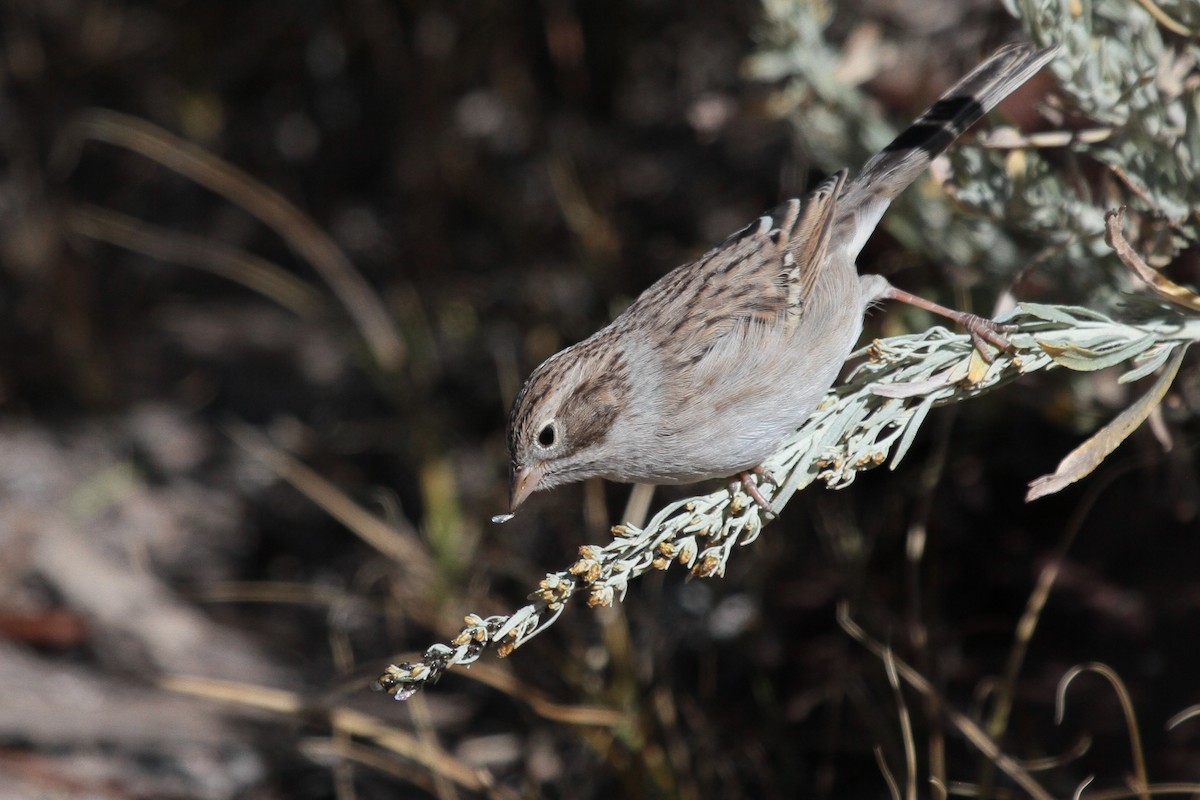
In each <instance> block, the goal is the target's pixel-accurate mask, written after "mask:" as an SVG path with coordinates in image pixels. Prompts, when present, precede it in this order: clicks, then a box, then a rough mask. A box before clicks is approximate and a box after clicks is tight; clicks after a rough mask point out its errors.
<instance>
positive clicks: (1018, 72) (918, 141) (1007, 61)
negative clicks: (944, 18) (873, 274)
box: [838, 44, 1058, 258]
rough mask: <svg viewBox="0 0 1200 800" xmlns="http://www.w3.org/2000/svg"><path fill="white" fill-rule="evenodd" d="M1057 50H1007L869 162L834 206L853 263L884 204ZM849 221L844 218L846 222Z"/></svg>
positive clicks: (1018, 47)
mask: <svg viewBox="0 0 1200 800" xmlns="http://www.w3.org/2000/svg"><path fill="white" fill-rule="evenodd" d="M1057 50H1058V48H1057V47H1049V48H1037V47H1034V46H1032V45H1027V44H1009V45H1005V46H1004V47H1002V48H1000V49H999V50H997V51H996V52H995V53H993V54H992V56H991V57H990V58H988V59H987V60H986V61H984V62H983V63H982V64H980V65H979V66H977V67H976V68H975V69H973V70H971V71H970V72H969V73H968V74H967V75H966V76H965V77H964V78H963V79H962V80H960V81H959V82H958V83H956V84H954V86H952V87H951V88H950V89H949V91H947V92H946V93H945V94H943V95H942V96H941V97H940V98H939V99H938V101H937V102H936V103H934V104H933V106H931V107H930V108H929V110H928V111H926V112H925V113H924V114H922V115H921V117H920V118H919V119H918V120H917V121H916V122H914V123H913V124H912V125H910V126H908V128H907V129H906V130H905V131H904V132H902V133H901V134H900V135H899V136H897V137H896V138H895V139H894V140H893V141H892V143H891V144H889V145H888V146H887V147H885V148H883V150H881V151H880V152H879V153H877V154H876V155H875V156H873V157H872V158H871V160H870V161H868V162H867V163H866V164H865V165H864V166H863V168H862V171H861V172H860V173H859V174H858V176H857V177H856V178H854V180H852V181H851V182H850V183H849V184H848V185H847V186H846V189H845V191H844V192H843V194H842V196H841V198H839V200H838V205H839V206H840V207H841V209H842V215H843V217H842V219H843V220H844V222H845V223H846V225H848V227H843V225H841V224H839V225H838V227H839V228H842V230H845V231H848V232H849V231H852V232H853V233H852V236H851V240H850V242H849V244H850V256H851V258H854V257H856V256H857V255H858V253H859V251H861V250H862V247H863V245H864V244H866V241H867V238H868V237H869V236H870V235H871V232H872V231H874V230H875V226H876V225H878V224H879V220H880V218H881V217H882V216H883V212H884V211H885V210H886V209H887V207H888V204H889V203H891V202H892V200H893V199H895V197H896V195H898V194H900V192H902V191H903V190H904V189H905V188H906V187H907V186H908V185H909V184H910V183H912V182H913V181H914V180H916V179H917V176H919V175H920V174H921V173H922V172H924V171H925V168H926V167H928V166H929V162H931V161H932V160H933V159H934V158H935V157H936V156H937V155H938V154H939V153H941V152H942V151H943V150H945V149H946V148H947V147H949V146H950V143H951V142H953V141H954V140H955V139H957V138H958V137H959V136H961V135H962V133H963V132H964V131H966V129H967V128H969V127H971V125H973V124H974V123H975V122H976V121H978V120H979V118H980V117H982V116H983V115H984V114H986V113H987V112H989V111H991V110H992V109H993V108H995V107H996V105H997V104H998V103H999V102H1000V101H1001V100H1003V99H1004V98H1005V97H1008V95H1009V94H1011V93H1012V92H1013V91H1014V90H1015V89H1016V88H1017V87H1018V86H1020V85H1021V84H1023V83H1025V82H1026V81H1027V80H1029V79H1030V78H1032V77H1033V76H1034V75H1035V74H1036V73H1037V71H1038V70H1040V69H1041V68H1042V67H1043V66H1045V65H1046V63H1047V62H1048V61H1049V60H1050V59H1051V58H1053V57H1054V54H1055V52H1057ZM846 215H850V218H846Z"/></svg>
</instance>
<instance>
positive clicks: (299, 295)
mask: <svg viewBox="0 0 1200 800" xmlns="http://www.w3.org/2000/svg"><path fill="white" fill-rule="evenodd" d="M67 225H68V227H69V228H70V229H71V231H72V232H74V233H77V234H79V235H80V236H86V237H88V238H89V239H95V240H97V241H101V242H106V243H108V244H111V245H116V246H117V247H123V248H125V249H126V250H132V251H134V252H135V253H141V254H142V255H145V256H149V257H151V258H154V259H157V260H159V261H167V262H170V263H174V264H183V265H185V266H189V267H195V268H196V269H202V270H204V271H205V272H209V273H212V274H213V275H217V276H219V277H221V278H225V279H226V280H230V281H233V282H234V283H240V284H241V285H243V286H245V287H246V288H247V289H251V290H253V291H255V292H258V293H259V294H261V295H263V296H265V297H267V298H269V299H271V300H274V301H275V302H276V303H278V304H279V305H281V306H283V307H284V308H286V309H288V310H289V311H291V312H292V313H294V314H296V316H299V317H304V318H307V319H311V318H313V317H316V316H318V315H319V314H321V312H322V311H323V310H324V308H325V300H324V298H322V297H321V295H320V293H319V292H317V290H316V289H314V288H312V287H311V286H309V285H308V284H307V283H306V282H304V281H302V280H301V279H299V278H297V277H295V276H294V275H291V274H289V273H288V272H287V271H286V270H284V269H283V268H281V267H280V266H279V265H278V264H273V263H272V262H270V261H268V260H267V259H265V258H261V257H259V256H255V255H251V254H250V253H247V252H244V251H242V250H238V249H237V248H234V247H228V246H226V245H223V244H220V243H217V242H213V241H211V240H209V239H203V238H201V237H199V236H189V235H187V234H184V233H179V232H177V231H171V230H167V229H165V228H160V227H158V226H155V225H150V224H148V223H145V222H142V221H141V220H138V219H135V218H133V217H130V216H127V215H125V214H121V213H118V212H116V211H111V210H109V209H107V208H101V207H99V206H93V205H80V206H77V207H75V208H74V209H72V210H71V211H70V213H69V214H68V215H67Z"/></svg>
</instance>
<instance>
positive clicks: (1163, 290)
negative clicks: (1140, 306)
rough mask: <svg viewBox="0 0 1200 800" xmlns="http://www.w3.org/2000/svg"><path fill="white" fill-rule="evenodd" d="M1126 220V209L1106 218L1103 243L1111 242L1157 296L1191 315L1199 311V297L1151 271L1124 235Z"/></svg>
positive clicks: (1128, 265) (1123, 261) (1151, 268)
mask: <svg viewBox="0 0 1200 800" xmlns="http://www.w3.org/2000/svg"><path fill="white" fill-rule="evenodd" d="M1124 220H1125V207H1124V206H1122V207H1121V208H1116V209H1112V210H1111V211H1108V212H1107V213H1105V215H1104V240H1105V241H1106V242H1108V246H1109V247H1111V248H1112V249H1113V250H1114V251H1115V252H1116V254H1117V257H1118V258H1120V259H1121V263H1122V264H1124V265H1125V266H1127V267H1129V268H1130V269H1131V270H1133V271H1134V272H1136V273H1137V276H1138V277H1139V278H1141V279H1142V280H1143V281H1145V282H1146V285H1147V286H1149V287H1150V289H1151V291H1153V292H1154V293H1155V294H1156V295H1158V296H1159V297H1161V298H1163V299H1164V300H1167V301H1169V302H1171V303H1174V304H1175V305H1177V306H1181V307H1183V308H1186V309H1188V310H1189V311H1200V295H1197V294H1196V293H1195V292H1193V291H1192V290H1191V289H1188V288H1187V287H1185V286H1180V285H1179V284H1178V283H1175V282H1174V281H1172V280H1171V279H1170V278H1167V277H1166V276H1165V275H1163V274H1162V273H1161V272H1159V271H1158V270H1156V269H1154V268H1153V267H1151V266H1150V265H1149V264H1147V263H1146V262H1145V260H1143V259H1142V257H1141V256H1140V255H1139V254H1138V252H1137V251H1136V250H1134V249H1133V247H1131V246H1130V244H1129V242H1128V241H1126V240H1125V234H1123V233H1122V232H1121V223H1122V222H1123V221H1124Z"/></svg>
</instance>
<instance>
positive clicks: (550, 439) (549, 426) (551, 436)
mask: <svg viewBox="0 0 1200 800" xmlns="http://www.w3.org/2000/svg"><path fill="white" fill-rule="evenodd" d="M557 438H558V435H557V432H556V431H555V430H554V423H553V422H547V423H546V424H545V425H543V426H542V429H541V431H539V432H538V437H537V443H538V446H539V447H541V448H543V449H544V448H549V447H553V446H554V442H555V440H556V439H557Z"/></svg>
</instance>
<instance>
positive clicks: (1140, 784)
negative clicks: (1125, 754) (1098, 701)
mask: <svg viewBox="0 0 1200 800" xmlns="http://www.w3.org/2000/svg"><path fill="white" fill-rule="evenodd" d="M1085 672H1094V673H1096V674H1097V675H1099V676H1101V677H1103V678H1104V679H1105V680H1107V681H1108V683H1109V685H1110V686H1112V688H1113V691H1114V692H1115V693H1116V695H1117V700H1118V701H1119V702H1120V703H1121V710H1122V711H1123V712H1124V714H1125V729H1126V730H1127V731H1128V732H1129V749H1130V751H1131V754H1132V757H1133V775H1134V780H1135V781H1136V783H1137V785H1136V786H1134V787H1133V788H1134V791H1135V792H1137V793H1138V796H1139V797H1149V792H1148V791H1147V790H1148V789H1149V787H1150V781H1149V779H1148V778H1147V776H1146V758H1145V754H1144V752H1143V751H1142V734H1141V733H1140V732H1139V731H1138V725H1137V713H1136V712H1135V711H1134V710H1133V699H1132V698H1130V696H1129V690H1127V689H1126V688H1125V682H1124V681H1122V680H1121V676H1120V675H1118V674H1117V673H1116V671H1115V670H1114V669H1113V668H1112V667H1110V666H1108V665H1107V664H1101V663H1100V662H1097V661H1093V662H1090V663H1088V664H1080V665H1078V666H1075V667H1072V668H1071V669H1070V670H1068V671H1067V674H1066V675H1064V676H1063V677H1062V680H1060V681H1059V682H1058V691H1057V692H1056V694H1055V699H1054V722H1055V724H1056V725H1061V724H1062V721H1063V715H1064V714H1065V713H1066V709H1067V689H1068V687H1070V685H1071V683H1072V682H1073V681H1074V680H1075V678H1077V677H1078V676H1080V675H1082V674H1083V673H1085Z"/></svg>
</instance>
